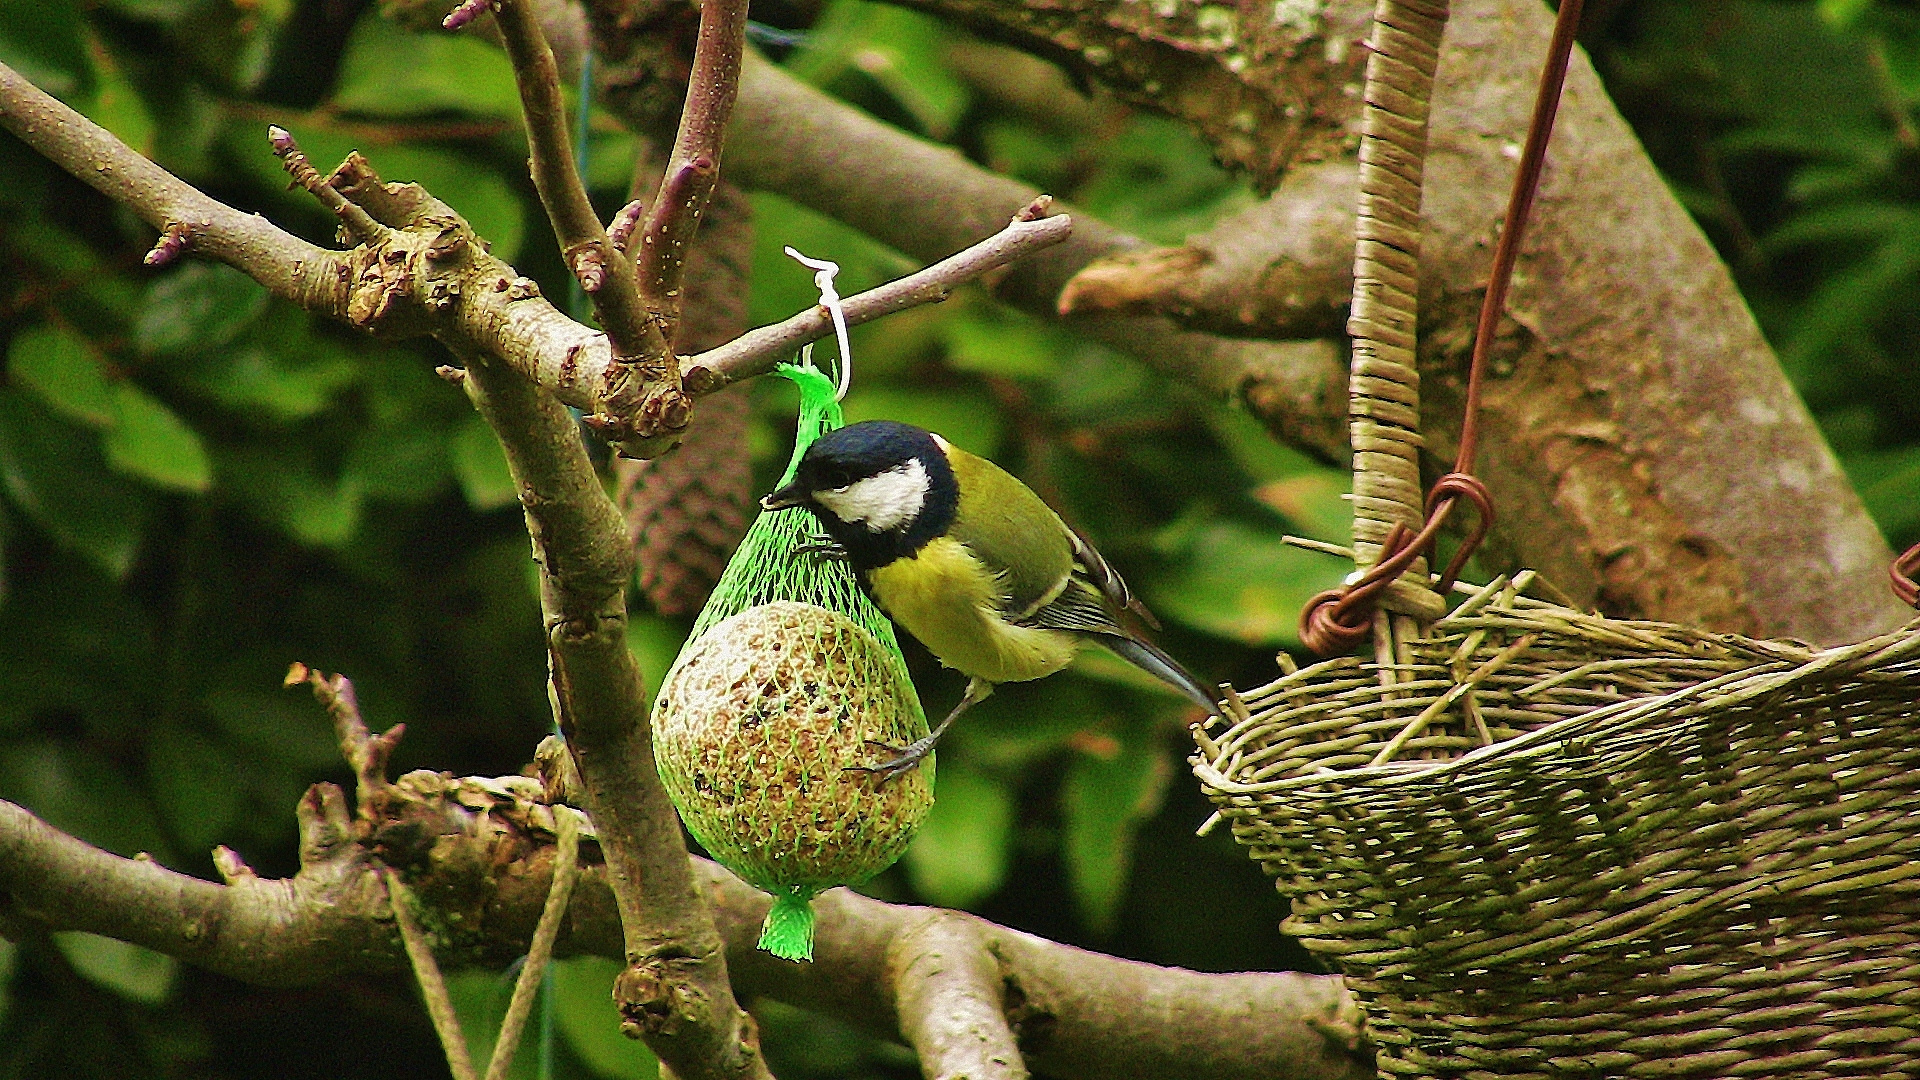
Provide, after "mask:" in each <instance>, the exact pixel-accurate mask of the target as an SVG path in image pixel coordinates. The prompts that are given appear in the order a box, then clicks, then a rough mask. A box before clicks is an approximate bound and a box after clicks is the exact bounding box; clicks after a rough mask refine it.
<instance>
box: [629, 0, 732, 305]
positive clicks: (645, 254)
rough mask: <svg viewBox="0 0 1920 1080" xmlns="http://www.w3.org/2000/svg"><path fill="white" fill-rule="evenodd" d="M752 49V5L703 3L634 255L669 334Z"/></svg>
mask: <svg viewBox="0 0 1920 1080" xmlns="http://www.w3.org/2000/svg"><path fill="white" fill-rule="evenodd" d="M746 47H747V0H701V2H700V34H699V37H698V38H696V39H695V42H694V47H693V71H692V74H691V75H689V76H688V78H687V103H686V106H685V107H684V108H683V109H682V110H681V112H680V130H679V133H678V134H677V135H676V137H675V138H674V142H673V152H672V153H671V154H670V155H669V156H668V158H667V170H666V173H665V175H664V176H663V177H662V178H661V181H660V189H659V191H658V192H656V193H655V194H654V198H653V206H652V208H651V209H649V210H648V212H647V220H646V225H645V226H644V227H643V228H642V229H641V231H640V246H639V249H638V250H637V251H635V252H634V253H633V254H634V256H635V258H636V259H637V260H638V262H639V267H640V282H641V287H642V288H643V289H644V290H645V291H646V294H647V298H648V300H649V301H650V302H651V303H652V304H653V306H654V310H656V311H658V312H660V313H661V315H662V316H663V317H664V318H665V319H666V321H667V325H668V326H669V327H672V326H673V325H675V324H676V323H677V322H678V321H679V319H680V304H681V276H682V267H683V266H684V265H685V263H686V258H687V245H689V244H691V243H692V242H693V234H694V232H695V230H697V229H698V228H699V227H700V216H701V214H703V213H704V212H705V211H706V208H707V203H708V201H709V200H710V199H712V197H713V189H714V186H715V185H716V184H718V183H719V182H720V149H721V142H722V140H723V139H724V137H725V135H726V130H727V118H728V117H730V116H732V115H733V104H734V99H735V98H736V97H738V96H739V92H740V57H741V55H742V54H743V53H744V52H745V51H746Z"/></svg>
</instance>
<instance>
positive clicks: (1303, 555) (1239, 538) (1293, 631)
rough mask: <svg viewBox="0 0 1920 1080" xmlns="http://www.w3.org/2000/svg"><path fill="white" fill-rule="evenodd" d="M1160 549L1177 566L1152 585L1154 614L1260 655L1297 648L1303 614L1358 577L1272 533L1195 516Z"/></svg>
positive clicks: (1160, 542)
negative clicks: (1315, 600)
mask: <svg viewBox="0 0 1920 1080" xmlns="http://www.w3.org/2000/svg"><path fill="white" fill-rule="evenodd" d="M1155 546H1156V547H1157V548H1159V549H1160V550H1161V551H1162V552H1163V553H1165V554H1167V555H1169V556H1171V557H1172V563H1171V565H1170V566H1169V567H1168V569H1167V571H1166V572H1165V573H1162V574H1160V575H1159V576H1157V577H1156V578H1154V579H1152V580H1151V581H1150V582H1148V583H1147V585H1148V589H1147V591H1148V598H1147V603H1148V606H1149V607H1151V608H1152V609H1153V610H1154V611H1156V612H1159V613H1160V615H1161V616H1162V617H1163V618H1168V619H1173V620H1177V621H1179V622H1181V623H1184V624H1186V625H1187V626H1191V627H1193V628H1194V629H1197V630H1203V631H1205V632H1207V633H1209V634H1213V635H1214V636H1216V637H1223V638H1227V639H1228V640H1231V641H1238V642H1240V643H1242V644H1245V645H1257V646H1262V647H1270V646H1274V645H1289V646H1292V645H1298V644H1299V642H1300V626H1299V621H1300V609H1301V608H1302V607H1304V606H1305V604H1306V602H1307V601H1308V600H1309V599H1311V598H1312V597H1313V595H1314V594H1315V593H1318V592H1321V591H1323V590H1325V589H1331V588H1333V587H1334V586H1335V585H1338V584H1339V583H1340V579H1341V578H1342V577H1344V576H1345V575H1346V574H1347V573H1348V572H1349V571H1351V570H1352V569H1353V567H1352V566H1351V565H1349V564H1346V563H1343V562H1342V561H1341V560H1340V559H1337V558H1334V557H1333V556H1330V555H1322V554H1320V553H1318V552H1312V551H1302V550H1300V549H1299V548H1296V547H1292V546H1289V545H1288V544H1286V543H1283V542H1282V541H1281V539H1280V538H1279V536H1278V535H1275V534H1273V533H1268V532H1263V531H1259V530H1256V529H1254V528H1252V527H1250V526H1248V525H1245V524H1242V523H1240V522H1237V521H1231V520H1208V519H1205V518H1204V517H1201V516H1198V515H1190V516H1188V517H1186V518H1183V519H1182V520H1180V521H1178V522H1175V523H1174V524H1173V525H1171V526H1168V528H1167V529H1166V530H1164V531H1162V533H1161V534H1160V536H1159V538H1158V539H1157V540H1156V541H1155Z"/></svg>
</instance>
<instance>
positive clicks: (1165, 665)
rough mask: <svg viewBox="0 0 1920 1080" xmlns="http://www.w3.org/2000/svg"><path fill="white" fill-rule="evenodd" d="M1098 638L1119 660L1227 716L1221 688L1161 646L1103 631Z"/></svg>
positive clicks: (1215, 713) (1206, 707) (1200, 704)
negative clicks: (1221, 699) (1214, 685)
mask: <svg viewBox="0 0 1920 1080" xmlns="http://www.w3.org/2000/svg"><path fill="white" fill-rule="evenodd" d="M1099 641H1100V644H1102V645H1105V646H1106V647H1107V648H1109V649H1111V650H1113V652H1114V654H1115V655H1117V656H1119V657H1120V659H1122V660H1125V661H1126V662H1128V663H1130V664H1132V665H1133V666H1135V667H1137V668H1139V669H1140V670H1142V671H1145V672H1147V673H1148V674H1150V675H1153V676H1155V677H1156V678H1158V679H1159V680H1160V681H1162V682H1164V683H1166V684H1167V685H1168V686H1171V687H1173V688H1174V689H1175V690H1178V691H1180V692H1181V693H1182V694H1185V695H1186V696H1187V697H1189V698H1191V699H1192V700H1193V702H1194V703H1195V704H1197V705H1199V706H1200V707H1201V708H1203V709H1205V710H1207V711H1208V712H1209V713H1212V714H1213V715H1215V716H1223V715H1224V714H1223V713H1222V712H1221V710H1220V691H1219V688H1217V687H1212V686H1208V685H1207V684H1206V683H1203V682H1201V681H1200V679H1199V678H1198V677H1197V676H1195V675H1194V673H1193V672H1191V671H1188V670H1187V669H1186V668H1184V667H1181V666H1180V662H1179V661H1178V660H1175V659H1174V658H1173V657H1171V656H1168V655H1167V654H1166V652H1165V651H1163V650H1162V649H1161V648H1160V647H1159V646H1158V645H1155V644H1153V643H1152V642H1150V641H1142V640H1140V639H1139V638H1135V637H1122V636H1120V635H1119V634H1101V635H1100V638H1099Z"/></svg>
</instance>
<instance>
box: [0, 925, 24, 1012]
mask: <svg viewBox="0 0 1920 1080" xmlns="http://www.w3.org/2000/svg"><path fill="white" fill-rule="evenodd" d="M19 961H20V948H19V946H17V945H15V944H14V943H13V942H11V941H8V940H6V939H5V938H0V1024H4V1023H6V1022H7V1019H8V1014H9V1013H11V1012H12V1011H13V993H12V986H13V972H14V969H15V968H16V967H18V966H19Z"/></svg>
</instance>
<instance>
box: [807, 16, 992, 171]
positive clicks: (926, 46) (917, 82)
mask: <svg viewBox="0 0 1920 1080" xmlns="http://www.w3.org/2000/svg"><path fill="white" fill-rule="evenodd" d="M946 46H947V31H946V28H945V27H944V26H943V25H942V24H941V23H940V22H939V21H938V20H936V19H933V18H931V17H930V16H927V15H922V14H919V13H918V12H913V11H905V10H902V9H900V8H894V7H888V6H885V5H882V4H870V3H864V2H862V0H838V2H837V3H835V4H833V5H832V6H830V7H829V8H828V9H827V11H826V13H825V14H823V15H822V16H821V17H820V18H819V19H818V20H817V21H816V22H815V23H814V25H813V28H812V29H811V30H809V31H808V33H807V41H806V45H805V46H804V47H802V48H801V50H800V51H799V52H798V53H796V54H795V55H794V56H793V57H792V59H790V60H789V61H788V62H787V68H788V70H790V71H792V72H793V73H794V74H795V75H796V76H798V77H800V78H802V79H805V80H807V81H809V82H812V83H814V84H815V85H818V86H826V85H827V84H829V83H833V82H836V81H838V80H839V79H841V78H843V77H845V76H848V75H851V74H852V73H854V72H859V73H860V74H862V75H864V76H866V77H867V78H869V79H872V80H873V82H874V83H875V84H877V85H878V86H879V87H880V89H881V90H883V91H885V92H886V94H887V96H888V97H890V98H892V99H893V101H894V103H895V104H897V105H899V106H900V108H901V109H903V110H905V111H906V113H907V114H908V115H909V116H911V117H913V119H914V122H915V123H917V124H918V125H919V126H920V130H922V131H924V132H925V133H927V134H928V135H930V136H932V137H933V138H935V139H945V138H947V137H948V136H949V135H951V134H952V133H953V129H954V125H955V124H957V123H958V122H959V120H960V117H961V114H962V113H964V112H966V109H967V103H968V100H969V97H970V95H969V94H968V92H967V87H966V84H965V83H963V82H961V81H960V79H959V78H958V77H956V76H955V75H954V74H953V73H952V72H951V71H949V70H948V69H947V66H946V63H945V61H944V59H943V56H944V53H945V51H946Z"/></svg>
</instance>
